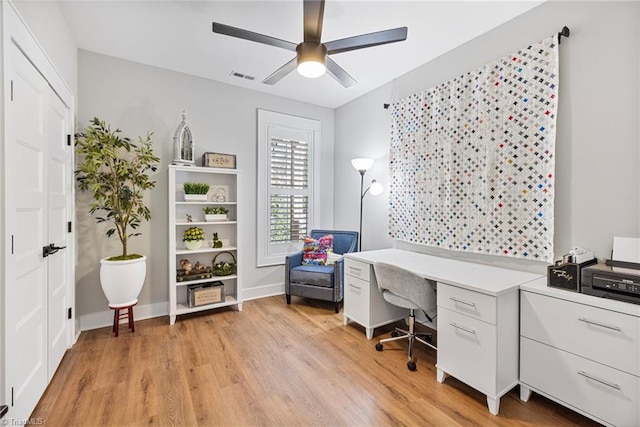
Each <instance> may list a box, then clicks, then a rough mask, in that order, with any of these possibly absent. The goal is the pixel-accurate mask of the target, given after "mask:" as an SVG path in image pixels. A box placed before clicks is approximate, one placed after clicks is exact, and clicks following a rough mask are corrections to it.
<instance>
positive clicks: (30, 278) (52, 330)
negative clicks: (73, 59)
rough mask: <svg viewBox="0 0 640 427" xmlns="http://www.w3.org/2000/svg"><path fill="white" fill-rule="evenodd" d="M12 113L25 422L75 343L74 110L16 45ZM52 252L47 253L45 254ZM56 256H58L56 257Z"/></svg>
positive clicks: (11, 211) (9, 295)
mask: <svg viewBox="0 0 640 427" xmlns="http://www.w3.org/2000/svg"><path fill="white" fill-rule="evenodd" d="M9 59H10V65H9V67H8V69H9V72H8V74H9V75H8V77H9V79H10V80H11V94H10V96H9V100H8V101H9V102H8V103H7V109H6V117H7V120H6V122H5V123H6V132H7V133H6V135H7V138H6V141H5V149H6V156H7V157H6V162H5V163H6V165H7V173H6V189H7V191H6V203H7V205H6V212H7V227H6V229H7V238H8V241H9V242H8V245H9V248H8V250H7V253H8V256H7V263H6V271H7V283H6V294H5V306H6V317H5V329H6V364H7V369H6V372H7V378H6V380H7V383H6V384H7V397H8V400H9V402H8V403H9V414H7V417H9V418H10V419H13V420H21V419H22V420H23V419H27V418H28V417H29V415H30V414H31V412H32V411H33V408H34V407H35V405H36V404H37V402H38V400H39V399H40V397H41V396H42V393H43V392H44V390H45V388H46V386H47V384H48V383H49V380H50V379H51V377H52V376H53V374H54V373H55V370H56V368H57V367H58V365H59V363H60V361H61V359H62V357H63V355H64V353H65V351H66V349H67V348H68V347H69V345H70V343H71V342H72V341H71V340H70V332H69V330H70V327H69V325H70V323H69V322H70V321H69V320H67V310H68V308H69V307H70V301H69V290H70V287H69V286H70V284H69V281H70V280H71V279H70V277H69V276H70V270H69V261H70V260H69V258H68V257H69V253H70V251H68V250H66V249H59V250H58V251H55V253H51V254H47V253H45V251H44V248H45V247H46V246H49V245H51V244H53V245H54V247H58V248H62V247H65V246H68V243H70V242H69V240H70V239H69V237H68V236H69V234H67V221H68V218H70V215H69V207H70V206H71V202H70V199H69V198H70V194H71V184H70V182H71V174H72V172H71V170H70V169H71V167H72V166H71V165H72V161H71V159H72V158H71V150H72V147H69V146H67V145H66V143H67V142H66V141H67V129H68V128H69V116H70V114H69V109H68V108H67V107H66V106H65V105H64V103H63V102H62V101H61V100H60V98H59V97H58V96H57V95H56V94H55V92H54V91H53V90H52V89H51V88H50V86H49V84H48V83H47V81H46V80H45V79H44V77H42V75H41V74H40V73H39V72H38V70H37V69H36V68H35V67H34V66H33V65H32V64H31V63H30V62H29V60H28V59H27V58H26V57H25V56H24V54H23V53H22V52H21V51H20V49H18V48H17V47H16V46H15V45H14V44H13V43H11V44H10V52H9ZM47 252H49V251H47ZM51 252H54V251H51Z"/></svg>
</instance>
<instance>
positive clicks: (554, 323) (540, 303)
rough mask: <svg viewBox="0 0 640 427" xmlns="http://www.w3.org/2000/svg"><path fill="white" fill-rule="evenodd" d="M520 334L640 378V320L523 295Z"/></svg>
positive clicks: (558, 300) (559, 301) (543, 296)
mask: <svg viewBox="0 0 640 427" xmlns="http://www.w3.org/2000/svg"><path fill="white" fill-rule="evenodd" d="M520 305H521V313H520V314H521V326H520V334H521V335H522V336H524V337H527V338H531V339H534V340H536V341H540V342H542V343H545V344H549V345H551V346H553V347H556V348H559V349H562V350H565V351H568V352H571V353H574V354H579V355H581V356H583V357H585V358H587V359H591V360H594V361H596V362H600V363H604V364H606V365H609V366H612V367H614V368H617V369H620V370H622V371H625V372H629V373H630V374H634V375H638V376H640V363H639V362H638V360H640V339H639V336H638V335H639V331H638V329H639V327H640V318H638V317H635V316H630V315H628V314H622V313H617V312H613V311H609V310H605V309H602V308H598V307H592V306H589V305H584V304H578V303H574V302H571V301H566V300H562V299H558V298H553V297H549V296H545V295H539V294H535V293H532V292H522V293H521V298H520Z"/></svg>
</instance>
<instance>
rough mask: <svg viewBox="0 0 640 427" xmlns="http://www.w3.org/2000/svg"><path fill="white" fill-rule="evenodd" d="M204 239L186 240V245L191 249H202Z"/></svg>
mask: <svg viewBox="0 0 640 427" xmlns="http://www.w3.org/2000/svg"><path fill="white" fill-rule="evenodd" d="M202 242H204V240H185V241H184V247H185V248H187V249H189V250H191V251H192V250H194V249H200V247H201V246H202Z"/></svg>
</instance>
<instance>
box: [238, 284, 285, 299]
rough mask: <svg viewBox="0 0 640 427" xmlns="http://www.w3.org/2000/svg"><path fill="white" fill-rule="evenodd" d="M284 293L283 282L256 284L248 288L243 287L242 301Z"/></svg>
mask: <svg viewBox="0 0 640 427" xmlns="http://www.w3.org/2000/svg"><path fill="white" fill-rule="evenodd" d="M282 294H284V283H275V284H273V285H264V286H256V287H253V288H249V289H243V291H242V297H243V298H242V299H243V301H249V300H252V299H258V298H266V297H270V296H273V295H282Z"/></svg>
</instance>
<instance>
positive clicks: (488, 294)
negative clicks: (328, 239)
mask: <svg viewBox="0 0 640 427" xmlns="http://www.w3.org/2000/svg"><path fill="white" fill-rule="evenodd" d="M375 262H386V263H389V264H394V265H397V266H399V267H403V268H405V269H407V270H410V271H413V272H414V273H416V274H419V275H420V276H422V277H424V278H426V279H428V280H432V281H434V282H436V283H437V296H438V297H437V298H438V317H437V323H438V343H437V344H438V361H437V364H436V368H437V379H438V382H441V383H442V382H444V380H445V378H446V376H447V375H451V376H453V377H455V378H457V379H459V380H460V381H463V382H464V383H466V384H468V385H469V386H471V387H473V388H475V389H476V390H479V391H480V392H482V393H484V394H485V395H486V396H487V405H488V406H489V411H490V412H491V413H492V414H494V415H496V414H497V413H498V411H499V407H500V397H502V396H503V395H504V394H505V393H507V392H508V391H509V390H511V389H512V388H513V387H514V386H515V385H517V384H518V361H519V359H518V357H519V354H518V341H519V327H518V325H519V298H518V290H519V286H520V285H521V284H524V283H528V282H532V281H536V280H540V281H545V283H546V277H545V276H544V275H542V274H535V273H528V272H523V271H518V270H511V269H506V268H499V267H493V266H488V265H483V264H476V263H471V262H466V261H458V260H455V259H450V258H441V257H437V256H432V255H425V254H419V253H416V252H411V251H403V250H398V249H383V250H377V251H368V252H356V253H350V254H346V255H345V290H344V322H345V324H347V323H348V322H349V320H351V321H354V322H356V323H358V324H361V325H362V326H364V327H365V330H366V334H367V338H369V339H371V338H372V337H373V329H374V328H376V327H378V326H382V325H384V324H388V323H391V322H394V321H396V320H399V319H402V318H404V317H406V316H407V310H404V309H400V308H399V307H395V306H393V305H391V304H388V303H386V301H384V299H383V298H382V295H381V294H380V292H379V291H378V285H377V282H376V280H375V274H374V272H373V263H375Z"/></svg>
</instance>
